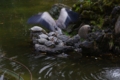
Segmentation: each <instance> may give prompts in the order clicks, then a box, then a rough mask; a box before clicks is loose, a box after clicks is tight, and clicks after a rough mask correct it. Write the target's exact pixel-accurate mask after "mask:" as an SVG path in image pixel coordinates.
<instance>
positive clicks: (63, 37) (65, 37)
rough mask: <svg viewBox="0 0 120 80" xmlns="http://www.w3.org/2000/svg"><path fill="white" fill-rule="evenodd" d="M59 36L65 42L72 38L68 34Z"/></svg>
mask: <svg viewBox="0 0 120 80" xmlns="http://www.w3.org/2000/svg"><path fill="white" fill-rule="evenodd" d="M57 38H58V39H60V40H62V41H63V42H66V41H67V40H68V39H70V37H69V36H66V35H62V34H61V35H57Z"/></svg>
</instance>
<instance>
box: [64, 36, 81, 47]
mask: <svg viewBox="0 0 120 80" xmlns="http://www.w3.org/2000/svg"><path fill="white" fill-rule="evenodd" d="M78 42H80V36H79V35H78V34H77V35H75V36H73V37H72V38H70V39H69V40H67V41H66V45H69V46H74V44H75V43H78Z"/></svg>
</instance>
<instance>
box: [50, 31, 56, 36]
mask: <svg viewBox="0 0 120 80" xmlns="http://www.w3.org/2000/svg"><path fill="white" fill-rule="evenodd" d="M48 36H57V34H56V32H49V33H48Z"/></svg>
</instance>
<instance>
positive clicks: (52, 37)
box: [48, 36, 58, 42]
mask: <svg viewBox="0 0 120 80" xmlns="http://www.w3.org/2000/svg"><path fill="white" fill-rule="evenodd" d="M48 40H49V41H53V42H56V41H57V40H58V39H57V37H54V36H49V37H48Z"/></svg>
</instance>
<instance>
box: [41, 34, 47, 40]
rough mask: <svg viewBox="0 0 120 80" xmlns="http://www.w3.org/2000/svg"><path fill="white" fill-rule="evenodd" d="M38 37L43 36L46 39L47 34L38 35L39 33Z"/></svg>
mask: <svg viewBox="0 0 120 80" xmlns="http://www.w3.org/2000/svg"><path fill="white" fill-rule="evenodd" d="M39 38H45V39H47V38H48V36H47V35H46V34H40V35H39Z"/></svg>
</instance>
